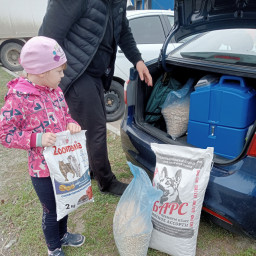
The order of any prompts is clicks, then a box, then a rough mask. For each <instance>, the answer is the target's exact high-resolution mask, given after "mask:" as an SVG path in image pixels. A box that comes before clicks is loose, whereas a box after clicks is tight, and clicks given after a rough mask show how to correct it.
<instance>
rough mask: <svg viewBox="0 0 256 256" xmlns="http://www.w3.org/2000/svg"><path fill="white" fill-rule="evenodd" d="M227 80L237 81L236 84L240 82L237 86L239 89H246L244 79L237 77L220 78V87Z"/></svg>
mask: <svg viewBox="0 0 256 256" xmlns="http://www.w3.org/2000/svg"><path fill="white" fill-rule="evenodd" d="M227 80H229V81H238V82H240V83H239V85H240V86H241V87H246V85H245V81H244V79H243V78H242V77H238V76H222V77H221V78H220V81H219V85H220V86H222V85H224V84H225V81H227Z"/></svg>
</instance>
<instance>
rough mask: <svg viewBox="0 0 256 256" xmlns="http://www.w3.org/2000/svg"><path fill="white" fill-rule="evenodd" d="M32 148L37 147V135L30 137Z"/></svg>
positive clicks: (33, 134)
mask: <svg viewBox="0 0 256 256" xmlns="http://www.w3.org/2000/svg"><path fill="white" fill-rule="evenodd" d="M30 147H31V148H35V147H36V133H32V134H31V137H30Z"/></svg>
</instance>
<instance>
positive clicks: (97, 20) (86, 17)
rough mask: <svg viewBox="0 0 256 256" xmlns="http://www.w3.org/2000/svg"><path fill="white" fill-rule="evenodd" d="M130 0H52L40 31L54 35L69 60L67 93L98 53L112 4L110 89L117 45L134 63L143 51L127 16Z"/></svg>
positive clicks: (64, 83)
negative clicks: (112, 39) (112, 41)
mask: <svg viewBox="0 0 256 256" xmlns="http://www.w3.org/2000/svg"><path fill="white" fill-rule="evenodd" d="M126 2H127V1H126V0H75V1H74V0H50V1H49V4H48V7H47V12H46V15H45V17H44V20H43V24H42V26H41V28H40V30H39V35H41V36H47V37H51V38H54V39H55V40H56V41H58V43H59V44H60V45H61V46H62V48H63V50H64V51H65V53H66V56H67V60H68V67H67V69H66V70H65V77H64V78H63V79H62V82H61V85H60V87H61V88H62V90H63V92H64V93H66V92H67V90H68V88H69V87H70V86H71V85H72V84H73V83H74V81H75V80H76V79H77V78H78V77H79V76H80V75H81V74H83V72H84V71H85V70H86V68H87V67H88V65H89V64H90V62H91V60H92V58H93V57H94V55H95V53H96V51H97V49H98V47H99V45H100V43H101V41H102V39H103V36H104V33H105V30H106V26H107V21H108V16H109V13H110V8H111V9H112V13H113V21H114V24H113V28H114V41H115V45H114V47H115V49H114V53H115V54H113V56H112V60H111V72H110V74H109V76H108V77H105V78H103V81H104V88H105V89H109V86H110V83H111V80H112V77H113V73H114V63H115V58H116V50H117V45H119V46H120V48H121V50H122V51H123V52H124V54H125V56H126V57H127V58H128V60H129V61H131V62H132V63H133V64H134V65H136V63H137V62H138V61H139V60H141V54H140V52H139V50H138V49H137V46H136V42H135V40H134V38H133V35H132V33H131V29H130V28H129V24H128V20H127V18H126Z"/></svg>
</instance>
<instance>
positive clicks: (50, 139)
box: [42, 132, 56, 147]
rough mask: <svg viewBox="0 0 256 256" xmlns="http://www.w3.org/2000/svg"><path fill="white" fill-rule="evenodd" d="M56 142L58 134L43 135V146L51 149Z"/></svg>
mask: <svg viewBox="0 0 256 256" xmlns="http://www.w3.org/2000/svg"><path fill="white" fill-rule="evenodd" d="M55 142H56V134H55V133H52V132H46V133H44V134H43V135H42V146H43V147H51V146H53V145H54V144H55Z"/></svg>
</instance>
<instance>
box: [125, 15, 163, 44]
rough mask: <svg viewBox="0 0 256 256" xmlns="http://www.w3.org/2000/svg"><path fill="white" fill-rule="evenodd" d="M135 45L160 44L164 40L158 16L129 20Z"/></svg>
mask: <svg viewBox="0 0 256 256" xmlns="http://www.w3.org/2000/svg"><path fill="white" fill-rule="evenodd" d="M129 25H130V27H131V30H132V33H133V36H134V39H135V41H136V43H137V44H162V43H163V42H164V40H165V35H164V31H163V26H162V23H161V20H160V17H159V16H157V15H156V16H146V17H140V18H136V19H131V20H129Z"/></svg>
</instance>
